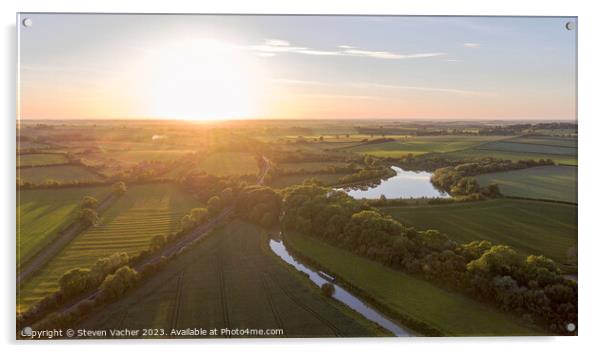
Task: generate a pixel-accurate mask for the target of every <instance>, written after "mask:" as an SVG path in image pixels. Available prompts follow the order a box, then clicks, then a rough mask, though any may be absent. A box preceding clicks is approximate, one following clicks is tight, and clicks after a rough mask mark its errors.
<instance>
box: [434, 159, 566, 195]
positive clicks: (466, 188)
mask: <svg viewBox="0 0 602 353" xmlns="http://www.w3.org/2000/svg"><path fill="white" fill-rule="evenodd" d="M553 164H554V162H553V161H552V160H550V159H546V160H544V159H541V160H539V161H534V160H526V161H518V162H513V161H508V160H501V159H495V158H484V159H480V160H478V161H475V162H470V163H462V164H458V165H456V166H449V167H444V168H439V169H437V170H435V172H434V173H433V175H432V176H431V182H432V183H433V185H434V186H435V187H436V188H438V189H439V190H443V191H446V192H448V193H450V194H452V195H472V194H479V193H480V194H483V195H485V196H487V197H496V196H498V195H500V192H499V188H498V186H497V185H496V184H492V185H489V186H487V187H485V188H481V187H480V186H479V184H478V183H477V181H476V179H474V178H473V176H475V175H479V174H486V173H494V172H501V171H509V170H517V169H525V168H531V167H537V166H545V165H553Z"/></svg>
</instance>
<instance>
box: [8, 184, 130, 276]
mask: <svg viewBox="0 0 602 353" xmlns="http://www.w3.org/2000/svg"><path fill="white" fill-rule="evenodd" d="M117 198H118V196H116V195H115V194H110V195H109V196H107V197H105V198H104V200H102V201H101V202H100V204H99V205H98V206H97V207H96V212H97V213H98V214H99V215H100V214H102V213H103V212H104V211H106V210H107V209H108V208H109V206H110V205H111V204H112V203H113V202H114V201H115V200H117ZM87 228H88V227H87V226H85V225H83V224H81V223H80V222H79V221H77V220H75V221H73V223H71V224H70V225H69V226H68V227H67V228H66V229H65V230H63V231H62V232H60V233H59V234H58V235H57V236H55V239H54V241H53V242H52V243H51V244H49V245H48V246H46V247H44V248H43V249H42V250H40V251H39V252H38V253H37V254H36V255H34V256H33V257H32V258H31V259H29V260H28V261H27V262H26V263H25V264H23V266H20V267H18V268H17V285H19V283H20V282H21V281H23V280H25V279H27V278H29V277H30V276H31V275H32V274H34V273H35V272H36V271H38V270H39V269H40V268H42V266H44V265H45V264H46V263H47V262H48V261H50V260H51V259H52V258H53V257H54V256H56V255H57V254H58V253H59V252H60V251H61V250H63V248H64V247H65V246H67V244H69V243H70V242H71V241H72V240H73V239H74V238H75V237H76V236H78V235H79V234H80V233H81V232H83V231H84V230H86V229H87Z"/></svg>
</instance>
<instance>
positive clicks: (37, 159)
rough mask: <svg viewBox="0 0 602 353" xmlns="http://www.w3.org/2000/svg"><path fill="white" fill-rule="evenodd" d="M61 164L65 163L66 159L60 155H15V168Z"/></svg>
mask: <svg viewBox="0 0 602 353" xmlns="http://www.w3.org/2000/svg"><path fill="white" fill-rule="evenodd" d="M62 163H67V158H65V156H64V155H62V154H48V153H34V154H20V155H17V167H35V166H40V165H50V164H62Z"/></svg>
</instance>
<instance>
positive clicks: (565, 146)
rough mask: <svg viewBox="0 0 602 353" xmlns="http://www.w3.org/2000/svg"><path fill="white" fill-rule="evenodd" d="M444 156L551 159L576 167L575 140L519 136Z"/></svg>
mask: <svg viewBox="0 0 602 353" xmlns="http://www.w3.org/2000/svg"><path fill="white" fill-rule="evenodd" d="M444 156H445V157H448V158H452V159H464V158H483V157H495V158H501V159H507V160H512V161H519V160H527V159H533V160H539V159H551V160H553V161H554V162H555V163H558V164H567V165H577V138H571V137H553V136H519V137H516V138H511V139H504V140H501V141H493V142H489V143H485V144H482V145H479V146H474V147H472V148H467V149H464V150H459V151H454V152H448V153H445V154H444Z"/></svg>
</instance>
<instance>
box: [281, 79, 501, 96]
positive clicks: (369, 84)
mask: <svg viewBox="0 0 602 353" xmlns="http://www.w3.org/2000/svg"><path fill="white" fill-rule="evenodd" d="M272 81H274V82H276V83H281V84H290V85H302V86H329V87H333V88H341V89H343V88H346V89H348V88H356V89H387V90H404V91H427V92H438V93H450V94H456V95H462V96H480V97H495V96H496V95H497V94H496V93H492V92H486V91H474V90H466V89H461V88H453V87H429V86H411V85H407V86H406V85H391V84H384V83H373V82H343V83H332V82H322V81H305V80H294V79H274V80H272ZM366 97H368V96H366ZM370 97H373V96H370Z"/></svg>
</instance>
